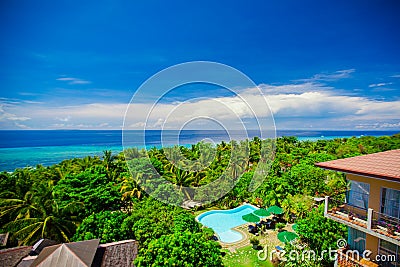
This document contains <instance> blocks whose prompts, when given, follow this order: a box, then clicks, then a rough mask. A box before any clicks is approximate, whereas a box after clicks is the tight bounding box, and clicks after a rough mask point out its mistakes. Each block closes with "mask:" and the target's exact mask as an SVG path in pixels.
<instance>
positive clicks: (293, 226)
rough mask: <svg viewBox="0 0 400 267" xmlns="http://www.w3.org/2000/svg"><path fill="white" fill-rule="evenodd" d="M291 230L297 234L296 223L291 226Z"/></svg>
mask: <svg viewBox="0 0 400 267" xmlns="http://www.w3.org/2000/svg"><path fill="white" fill-rule="evenodd" d="M292 229H293V231H295V232H297V223H295V224H293V225H292Z"/></svg>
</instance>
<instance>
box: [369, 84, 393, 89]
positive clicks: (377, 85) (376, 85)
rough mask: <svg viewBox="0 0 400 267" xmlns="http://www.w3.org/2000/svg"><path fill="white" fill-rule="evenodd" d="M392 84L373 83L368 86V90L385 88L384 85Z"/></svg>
mask: <svg viewBox="0 0 400 267" xmlns="http://www.w3.org/2000/svg"><path fill="white" fill-rule="evenodd" d="M391 84H393V83H373V84H370V85H368V87H370V88H374V87H382V86H386V85H391Z"/></svg>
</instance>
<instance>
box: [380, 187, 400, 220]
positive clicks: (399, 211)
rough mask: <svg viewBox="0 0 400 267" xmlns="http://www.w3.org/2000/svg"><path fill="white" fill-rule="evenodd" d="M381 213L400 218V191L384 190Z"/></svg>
mask: <svg viewBox="0 0 400 267" xmlns="http://www.w3.org/2000/svg"><path fill="white" fill-rule="evenodd" d="M381 213H383V214H386V215H389V216H391V217H394V218H400V191H399V190H395V189H391V188H385V187H383V188H382V200H381Z"/></svg>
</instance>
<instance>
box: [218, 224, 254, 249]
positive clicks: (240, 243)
mask: <svg viewBox="0 0 400 267" xmlns="http://www.w3.org/2000/svg"><path fill="white" fill-rule="evenodd" d="M250 224H251V223H246V224H242V225H239V226H236V227H233V228H232V230H235V231H237V232H239V233H241V234H242V236H243V238H242V239H240V240H239V241H237V242H233V243H225V242H222V241H218V242H219V243H220V244H221V246H222V248H230V249H237V248H241V247H245V246H248V245H250V233H249V232H248V231H247V226H248V225H250Z"/></svg>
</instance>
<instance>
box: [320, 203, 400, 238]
mask: <svg viewBox="0 0 400 267" xmlns="http://www.w3.org/2000/svg"><path fill="white" fill-rule="evenodd" d="M325 214H326V215H330V218H332V219H335V218H336V219H338V220H337V221H339V222H342V223H345V224H347V225H349V226H352V227H353V228H356V229H358V230H361V231H364V232H367V233H369V234H372V235H375V236H378V237H379V238H383V239H386V240H387V241H390V242H393V243H395V244H397V245H400V219H399V218H395V217H391V216H389V215H386V214H383V213H379V212H376V211H374V210H373V209H368V210H365V209H361V208H358V207H355V206H352V205H349V204H348V203H346V202H345V201H340V200H336V199H332V198H329V197H325ZM356 226H359V227H356ZM363 229H364V230H363Z"/></svg>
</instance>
